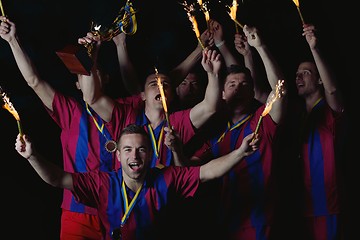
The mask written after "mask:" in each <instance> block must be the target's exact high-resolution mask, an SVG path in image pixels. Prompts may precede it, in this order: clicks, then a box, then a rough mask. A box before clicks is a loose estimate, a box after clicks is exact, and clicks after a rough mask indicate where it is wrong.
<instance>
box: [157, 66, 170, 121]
mask: <svg viewBox="0 0 360 240" xmlns="http://www.w3.org/2000/svg"><path fill="white" fill-rule="evenodd" d="M155 74H156V80H157V85H158V87H159V90H160V95H161V102H162V105H163V108H164V113H165V117H166V121H167V124H168V127H170V119H169V114H168V109H167V105H166V97H165V93H164V88H163V85H162V82H161V79H160V77H159V72H158V70H157V68H156V67H155Z"/></svg>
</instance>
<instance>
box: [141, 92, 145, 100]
mask: <svg viewBox="0 0 360 240" xmlns="http://www.w3.org/2000/svg"><path fill="white" fill-rule="evenodd" d="M140 96H141V99H142V100H143V101H144V102H145V93H144V92H141V93H140Z"/></svg>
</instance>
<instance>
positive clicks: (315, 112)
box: [300, 99, 345, 240]
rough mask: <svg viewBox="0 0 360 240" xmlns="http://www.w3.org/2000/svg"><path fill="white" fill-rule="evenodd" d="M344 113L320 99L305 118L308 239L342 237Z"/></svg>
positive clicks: (303, 150)
mask: <svg viewBox="0 0 360 240" xmlns="http://www.w3.org/2000/svg"><path fill="white" fill-rule="evenodd" d="M344 120H345V117H344V114H343V113H334V112H333V111H332V110H331V108H330V107H329V106H328V105H327V103H326V101H325V100H324V99H319V101H318V102H317V104H316V105H315V106H314V107H313V108H312V110H311V112H310V113H309V114H308V116H307V117H306V119H304V123H303V127H302V131H301V134H302V138H301V141H302V142H301V153H300V159H301V161H302V163H303V176H304V187H305V191H304V193H305V196H304V200H305V201H304V204H305V206H304V215H305V218H306V226H307V227H308V231H307V232H308V233H309V236H306V239H317V240H320V239H321V240H330V239H331V240H334V239H341V237H342V236H341V231H340V229H341V228H342V226H341V224H342V219H341V215H340V214H341V208H340V206H341V201H342V199H341V197H342V196H341V194H340V191H339V190H340V189H343V186H342V181H343V180H342V176H341V175H340V173H341V168H342V166H341V163H340V162H338V160H339V158H338V157H339V156H341V155H340V153H341V152H342V147H343V143H344V138H342V137H343V136H344V134H343V133H344V128H343V127H344Z"/></svg>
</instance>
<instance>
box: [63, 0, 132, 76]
mask: <svg viewBox="0 0 360 240" xmlns="http://www.w3.org/2000/svg"><path fill="white" fill-rule="evenodd" d="M135 13H136V11H135V10H134V8H133V5H132V3H131V2H130V0H127V2H126V4H125V6H124V7H122V8H121V9H120V11H119V14H118V16H117V17H116V18H115V20H114V21H113V22H112V24H111V25H110V26H108V27H105V26H102V25H98V24H96V23H94V22H93V23H92V24H91V28H90V29H91V30H90V31H91V33H92V35H93V36H96V37H100V39H99V40H100V41H110V40H111V39H112V38H113V37H115V36H116V35H118V34H119V33H121V32H124V33H125V34H128V35H133V34H135V33H136V30H137V23H136V17H135ZM82 45H83V46H85V48H84V47H83V46H81V45H67V46H65V47H64V48H63V49H61V50H60V51H57V52H56V54H57V55H58V56H59V57H60V59H61V60H62V61H63V63H64V64H65V66H66V67H67V68H68V69H69V71H70V72H71V73H75V74H84V75H90V70H91V68H92V65H93V62H92V56H91V55H92V52H93V47H94V42H91V43H88V42H86V43H83V44H82Z"/></svg>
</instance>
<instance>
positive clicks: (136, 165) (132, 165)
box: [129, 162, 142, 171]
mask: <svg viewBox="0 0 360 240" xmlns="http://www.w3.org/2000/svg"><path fill="white" fill-rule="evenodd" d="M141 166H142V164H141V163H140V162H131V163H129V167H130V168H131V169H132V170H133V171H138V170H140V169H141Z"/></svg>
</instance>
